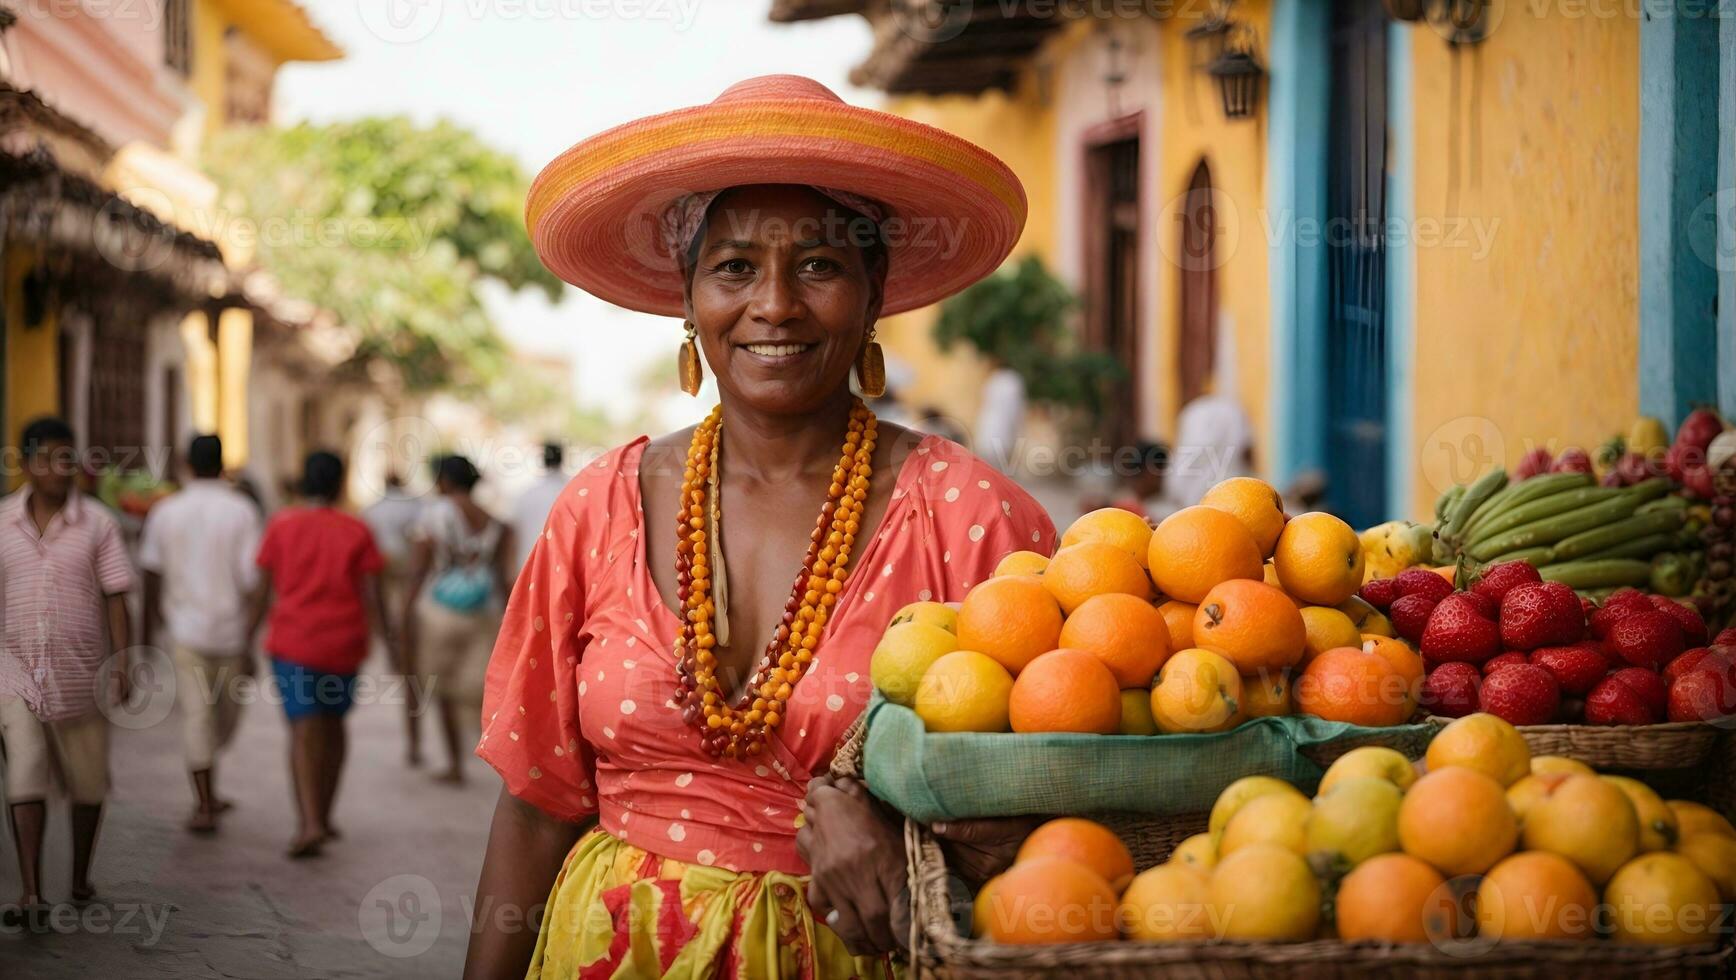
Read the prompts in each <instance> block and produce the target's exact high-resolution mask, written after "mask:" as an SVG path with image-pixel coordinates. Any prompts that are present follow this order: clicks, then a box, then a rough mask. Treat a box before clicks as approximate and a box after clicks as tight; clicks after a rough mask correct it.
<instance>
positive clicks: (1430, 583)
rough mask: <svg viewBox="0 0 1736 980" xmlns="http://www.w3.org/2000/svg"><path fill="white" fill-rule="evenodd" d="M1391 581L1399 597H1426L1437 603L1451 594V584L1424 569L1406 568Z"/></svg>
mask: <svg viewBox="0 0 1736 980" xmlns="http://www.w3.org/2000/svg"><path fill="white" fill-rule="evenodd" d="M1392 581H1393V584H1394V585H1395V586H1397V588H1398V594H1399V595H1426V596H1428V597H1429V598H1431V599H1433V600H1435V601H1436V602H1439V601H1441V600H1442V599H1445V598H1446V597H1447V596H1449V595H1452V594H1453V583H1451V582H1449V581H1447V580H1446V579H1444V578H1442V577H1441V576H1439V575H1436V574H1435V573H1434V572H1431V571H1429V570H1428V569H1426V568H1407V569H1405V570H1404V571H1402V572H1399V573H1398V576H1397V577H1396V578H1394V579H1393V580H1392Z"/></svg>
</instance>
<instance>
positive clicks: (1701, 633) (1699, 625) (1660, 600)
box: [1646, 595, 1706, 647]
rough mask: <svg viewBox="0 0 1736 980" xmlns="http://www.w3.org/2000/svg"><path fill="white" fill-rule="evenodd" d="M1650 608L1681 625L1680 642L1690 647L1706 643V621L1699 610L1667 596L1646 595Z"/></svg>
mask: <svg viewBox="0 0 1736 980" xmlns="http://www.w3.org/2000/svg"><path fill="white" fill-rule="evenodd" d="M1646 598H1647V599H1649V600H1651V603H1652V608H1653V609H1656V610H1657V611H1658V612H1661V613H1666V614H1668V615H1669V616H1671V617H1673V618H1674V619H1675V621H1676V624H1677V625H1679V626H1681V627H1682V642H1683V643H1686V644H1687V645H1688V646H1691V647H1698V646H1705V645H1706V621H1705V620H1704V619H1702V618H1700V614H1699V612H1697V611H1696V610H1693V609H1690V608H1688V607H1687V606H1684V605H1682V604H1681V603H1679V602H1677V601H1676V600H1674V599H1672V598H1670V597H1669V596H1662V595H1652V596H1647V597H1646Z"/></svg>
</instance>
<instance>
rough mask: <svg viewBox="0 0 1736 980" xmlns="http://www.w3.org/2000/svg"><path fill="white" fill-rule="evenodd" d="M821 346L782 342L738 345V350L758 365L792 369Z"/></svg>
mask: <svg viewBox="0 0 1736 980" xmlns="http://www.w3.org/2000/svg"><path fill="white" fill-rule="evenodd" d="M819 346H820V345H819V344H817V343H796V342H791V341H781V342H778V343H769V342H767V343H752V344H738V345H737V348H738V349H739V350H742V351H745V352H746V353H747V355H748V357H749V358H751V359H752V360H753V361H754V363H756V364H764V365H766V366H767V367H791V366H793V365H795V364H798V363H800V362H801V361H803V360H804V359H805V358H806V356H807V355H808V354H810V353H812V352H813V351H814V350H815V349H816V348H818V347H819Z"/></svg>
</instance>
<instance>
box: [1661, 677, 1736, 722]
mask: <svg viewBox="0 0 1736 980" xmlns="http://www.w3.org/2000/svg"><path fill="white" fill-rule="evenodd" d="M1722 667H1723V669H1719V666H1717V665H1714V666H1709V667H1701V668H1699V669H1697V670H1690V671H1688V672H1687V673H1685V674H1683V675H1682V676H1681V677H1678V678H1676V682H1675V683H1674V684H1671V685H1670V697H1669V709H1668V712H1667V716H1668V717H1669V719H1670V720H1671V721H1713V720H1715V719H1718V718H1724V717H1728V716H1729V715H1732V714H1736V673H1733V672H1732V671H1731V670H1730V669H1729V665H1728V664H1724V665H1722Z"/></svg>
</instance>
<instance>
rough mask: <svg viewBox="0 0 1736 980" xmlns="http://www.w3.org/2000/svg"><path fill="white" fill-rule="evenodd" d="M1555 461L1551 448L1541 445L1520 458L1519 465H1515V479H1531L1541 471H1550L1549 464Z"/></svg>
mask: <svg viewBox="0 0 1736 980" xmlns="http://www.w3.org/2000/svg"><path fill="white" fill-rule="evenodd" d="M1553 462H1555V457H1554V456H1551V455H1550V454H1549V450H1547V449H1544V448H1542V447H1541V446H1540V447H1538V448H1536V449H1533V450H1531V451H1530V452H1528V453H1526V454H1525V455H1524V456H1523V457H1521V458H1520V460H1519V465H1518V466H1515V467H1513V479H1514V480H1515V481H1518V480H1529V479H1531V478H1532V477H1534V476H1537V475H1538V474H1540V473H1547V472H1549V465H1550V464H1551V463H1553Z"/></svg>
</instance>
